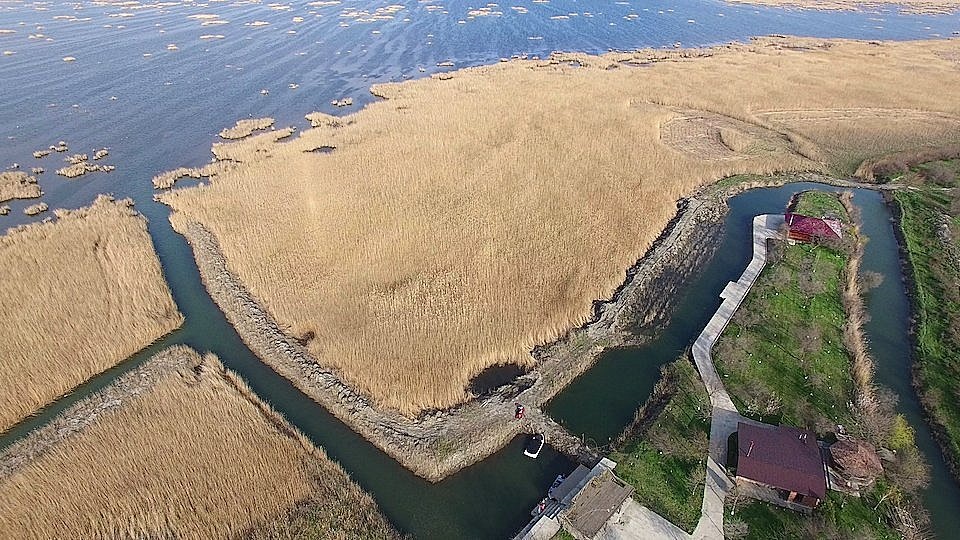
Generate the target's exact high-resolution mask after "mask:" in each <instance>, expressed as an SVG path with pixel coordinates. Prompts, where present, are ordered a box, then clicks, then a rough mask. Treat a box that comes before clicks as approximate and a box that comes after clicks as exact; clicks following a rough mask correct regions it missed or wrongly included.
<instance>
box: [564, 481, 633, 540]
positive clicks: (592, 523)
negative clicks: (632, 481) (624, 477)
mask: <svg viewBox="0 0 960 540" xmlns="http://www.w3.org/2000/svg"><path fill="white" fill-rule="evenodd" d="M632 494H633V486H631V485H629V484H626V483H624V482H623V481H621V480H620V479H619V478H617V477H616V476H615V475H614V474H613V473H612V472H610V471H606V472H604V473H603V474H601V475H599V476H597V477H595V478H594V479H593V480H591V481H590V483H588V484H587V485H586V486H584V488H583V490H582V491H580V493H579V494H578V495H577V496H576V498H575V499H574V500H573V504H572V505H571V506H570V509H569V510H568V511H567V512H566V515H565V516H564V519H563V523H564V525H565V526H566V527H568V528H569V529H568V530H569V532H570V533H571V534H573V535H574V536H575V537H577V538H593V537H595V536H596V535H597V533H598V532H600V529H602V528H603V526H604V525H605V524H606V523H607V521H608V520H609V519H610V518H611V517H612V516H613V515H614V514H615V513H616V512H617V511H619V510H620V507H621V506H623V503H624V501H626V500H627V499H628V498H629V497H630V496H631V495H632Z"/></svg>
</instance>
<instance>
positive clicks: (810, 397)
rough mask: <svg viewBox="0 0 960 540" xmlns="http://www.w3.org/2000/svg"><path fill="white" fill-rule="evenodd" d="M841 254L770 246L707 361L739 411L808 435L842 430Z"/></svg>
mask: <svg viewBox="0 0 960 540" xmlns="http://www.w3.org/2000/svg"><path fill="white" fill-rule="evenodd" d="M847 260H848V256H847V254H846V253H845V252H844V251H843V250H842V249H839V248H833V247H827V246H816V245H810V244H797V245H793V246H791V245H784V244H777V245H776V247H775V248H774V250H773V253H772V254H771V262H770V264H768V266H767V267H766V268H765V269H764V271H763V272H762V273H761V275H760V277H759V278H758V279H757V283H756V284H755V285H754V288H753V289H752V290H751V291H750V293H749V294H748V295H747V298H746V299H745V300H744V303H743V305H742V306H741V307H740V309H739V310H738V311H737V314H736V315H735V316H734V318H733V320H732V321H731V322H730V325H729V326H728V327H727V329H726V331H725V332H724V333H723V335H722V336H721V337H720V339H719V340H718V342H717V345H716V346H715V348H714V361H715V362H716V365H717V371H718V372H719V374H720V376H721V377H722V379H723V382H724V385H725V386H726V388H727V391H728V392H729V393H730V395H731V397H733V399H734V401H735V402H736V403H737V406H738V407H739V408H740V410H741V412H742V413H744V414H745V415H747V416H750V417H753V418H755V419H757V420H760V421H763V422H768V423H774V424H776V423H783V424H790V425H793V426H801V427H805V428H807V429H811V430H813V431H815V432H821V433H822V432H825V431H831V430H832V429H833V427H834V425H835V424H838V423H839V424H850V423H851V422H852V421H853V418H852V416H851V411H850V410H849V409H848V408H847V406H846V404H847V403H848V402H849V401H850V400H851V399H852V396H853V383H852V381H851V379H850V360H849V357H848V355H847V352H846V350H845V348H844V346H843V342H842V333H843V324H844V322H845V314H844V308H843V300H842V298H841V287H842V276H843V272H844V268H845V266H846V264H847Z"/></svg>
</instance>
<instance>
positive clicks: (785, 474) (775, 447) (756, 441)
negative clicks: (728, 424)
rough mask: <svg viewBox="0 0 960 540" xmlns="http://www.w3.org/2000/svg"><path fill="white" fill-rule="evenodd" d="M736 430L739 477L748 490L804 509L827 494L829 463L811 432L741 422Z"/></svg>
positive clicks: (754, 495)
mask: <svg viewBox="0 0 960 540" xmlns="http://www.w3.org/2000/svg"><path fill="white" fill-rule="evenodd" d="M737 433H738V443H737V446H738V452H737V477H736V481H737V486H738V487H742V488H744V489H743V490H742V491H743V492H744V493H745V494H747V495H749V496H751V497H753V498H757V499H761V500H765V501H767V502H770V503H773V504H776V505H778V506H783V507H784V508H790V509H792V510H797V511H800V512H804V513H810V512H812V510H813V509H814V508H816V507H817V505H819V504H820V501H822V500H823V499H824V498H825V497H826V495H827V473H826V467H825V466H824V462H823V456H822V455H821V454H820V447H819V444H818V443H817V437H816V435H814V434H813V433H812V432H810V431H807V430H803V429H798V428H794V427H789V426H767V425H762V424H761V425H753V424H747V423H744V422H740V424H739V425H738V428H737Z"/></svg>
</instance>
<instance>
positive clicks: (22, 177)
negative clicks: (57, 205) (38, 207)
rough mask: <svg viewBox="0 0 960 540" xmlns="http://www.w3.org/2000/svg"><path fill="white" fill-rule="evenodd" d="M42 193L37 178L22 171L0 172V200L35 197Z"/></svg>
mask: <svg viewBox="0 0 960 540" xmlns="http://www.w3.org/2000/svg"><path fill="white" fill-rule="evenodd" d="M40 195H42V193H41V192H40V186H39V185H38V184H37V178H36V177H34V176H30V175H29V174H27V173H25V172H21V171H3V172H0V202H7V201H10V200H13V199H35V198H37V197H39V196H40Z"/></svg>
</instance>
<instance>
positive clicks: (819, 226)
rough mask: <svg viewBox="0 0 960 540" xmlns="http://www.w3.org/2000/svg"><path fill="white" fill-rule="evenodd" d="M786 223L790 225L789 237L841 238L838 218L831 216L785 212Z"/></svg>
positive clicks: (841, 233) (807, 239) (841, 231)
mask: <svg viewBox="0 0 960 540" xmlns="http://www.w3.org/2000/svg"><path fill="white" fill-rule="evenodd" d="M784 218H785V219H786V221H787V225H788V226H789V227H790V237H791V238H794V239H796V240H805V241H809V239H810V238H814V237H816V238H836V239H837V240H839V239H841V238H843V229H842V227H841V224H840V220H838V219H833V218H815V217H810V216H804V215H803V214H795V213H793V212H787V213H786V214H784Z"/></svg>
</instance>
